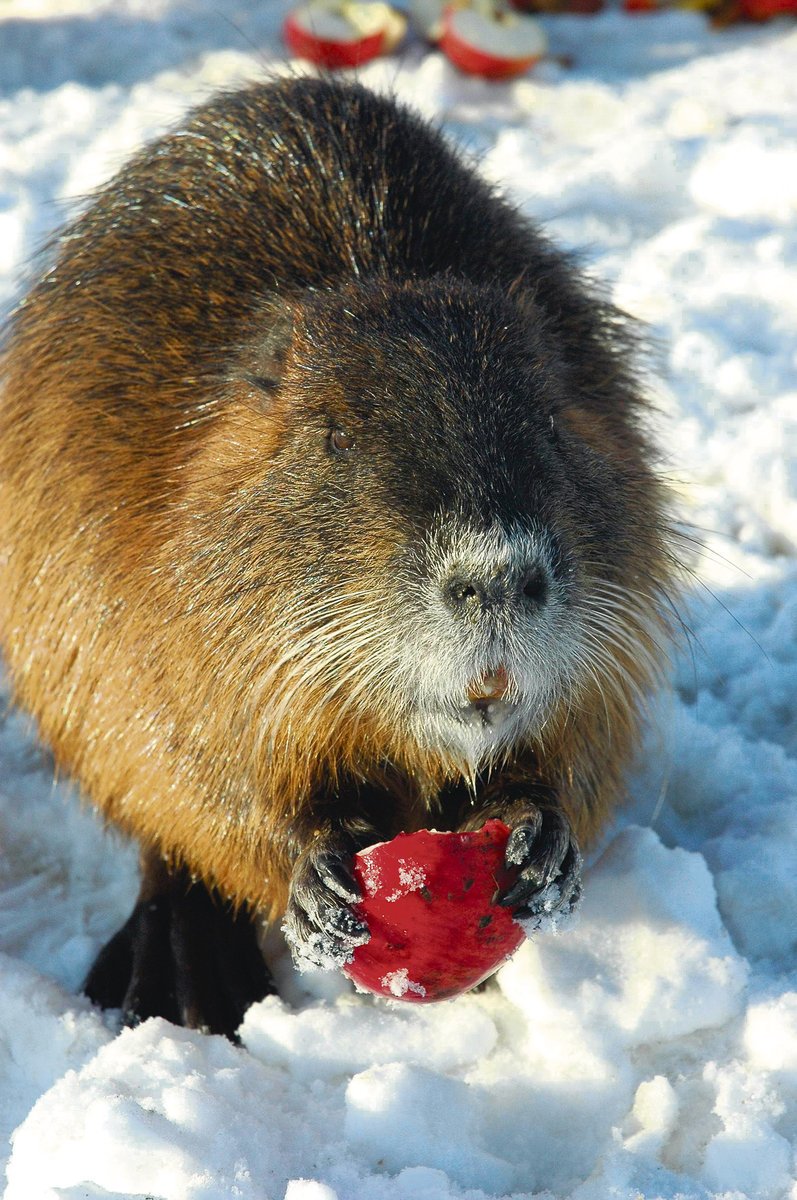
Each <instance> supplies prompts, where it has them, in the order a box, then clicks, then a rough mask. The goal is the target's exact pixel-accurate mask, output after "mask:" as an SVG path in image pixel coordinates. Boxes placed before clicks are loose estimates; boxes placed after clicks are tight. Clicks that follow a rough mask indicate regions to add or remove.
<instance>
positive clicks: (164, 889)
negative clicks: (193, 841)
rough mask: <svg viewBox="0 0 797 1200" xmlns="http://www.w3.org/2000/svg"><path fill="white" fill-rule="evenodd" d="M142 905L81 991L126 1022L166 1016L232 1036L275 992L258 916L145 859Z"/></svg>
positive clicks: (156, 860)
mask: <svg viewBox="0 0 797 1200" xmlns="http://www.w3.org/2000/svg"><path fill="white" fill-rule="evenodd" d="M141 867H142V881H141V890H140V892H139V896H138V901H137V902H136V906H135V908H134V909H133V912H132V913H131V915H130V917H129V918H128V920H127V921H126V922H125V924H124V925H123V926H122V928H121V929H120V930H119V931H118V933H116V934H115V935H114V936H113V937H112V938H111V940H110V941H109V942H108V944H107V945H106V946H104V947H103V949H102V950H101V951H100V953H99V954H98V956H97V959H96V961H95V963H94V965H93V967H92V968H91V970H90V971H89V974H88V977H87V979H86V981H85V983H84V985H83V991H84V992H85V993H86V995H87V996H88V997H89V999H90V1000H92V1001H93V1002H94V1003H95V1004H98V1005H100V1006H101V1007H102V1008H121V1010H122V1015H123V1018H124V1021H125V1024H127V1025H137V1024H138V1023H139V1022H140V1021H143V1020H145V1019H146V1018H147V1017H165V1018H166V1019H167V1020H169V1021H172V1022H174V1024H176V1025H187V1026H189V1027H190V1028H192V1029H202V1030H205V1031H206V1032H208V1033H223V1034H226V1036H227V1037H229V1038H234V1034H235V1030H236V1029H237V1028H238V1026H239V1025H240V1023H241V1020H242V1019H243V1015H244V1013H245V1012H246V1010H247V1008H248V1007H249V1005H250V1004H253V1003H254V1002H255V1001H256V1000H261V999H262V998H263V996H266V995H268V994H269V993H271V992H274V991H275V987H274V983H273V981H272V978H271V975H270V972H269V970H268V968H267V966H266V964H265V962H264V961H263V956H262V954H261V953H260V948H259V946H258V944H257V932H256V926H255V922H254V919H253V917H252V914H251V913H250V912H249V911H248V910H247V909H246V908H245V907H244V908H241V909H239V910H238V911H237V912H235V911H234V910H233V909H232V908H231V906H230V905H229V904H228V903H226V902H225V901H224V900H222V899H221V897H220V896H219V895H218V893H216V892H215V891H213V890H210V889H208V888H207V887H206V886H205V885H204V884H202V883H197V882H193V881H192V880H191V877H190V875H189V873H188V872H187V871H186V870H184V869H176V870H172V869H170V868H169V867H168V866H167V864H166V863H165V862H163V860H162V859H160V858H159V857H157V856H156V855H154V854H146V855H142V863H141Z"/></svg>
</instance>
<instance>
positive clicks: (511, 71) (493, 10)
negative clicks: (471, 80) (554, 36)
mask: <svg viewBox="0 0 797 1200" xmlns="http://www.w3.org/2000/svg"><path fill="white" fill-rule="evenodd" d="M440 48H441V49H442V51H443V53H444V54H445V55H446V56H447V57H448V58H449V59H450V61H451V62H452V63H453V64H454V66H455V67H458V68H459V70H460V71H463V72H464V73H465V74H467V75H481V76H482V77H483V78H485V79H494V80H501V79H515V78H516V77H517V76H518V75H522V74H524V72H525V71H527V70H528V69H529V67H531V66H533V65H534V63H536V62H538V61H539V60H540V59H541V58H542V57H543V56H544V54H545V52H546V50H547V48H548V43H547V39H546V37H545V32H544V30H543V28H542V26H541V25H540V23H539V21H536V20H535V19H534V17H529V16H526V15H525V14H524V13H517V12H514V11H512V10H510V9H508V8H505V7H504V6H503V5H497V4H496V5H492V4H480V5H479V6H478V7H477V8H462V7H458V6H457V5H456V4H454V5H450V6H449V7H448V8H446V10H445V11H444V13H443V33H442V37H441V38H440Z"/></svg>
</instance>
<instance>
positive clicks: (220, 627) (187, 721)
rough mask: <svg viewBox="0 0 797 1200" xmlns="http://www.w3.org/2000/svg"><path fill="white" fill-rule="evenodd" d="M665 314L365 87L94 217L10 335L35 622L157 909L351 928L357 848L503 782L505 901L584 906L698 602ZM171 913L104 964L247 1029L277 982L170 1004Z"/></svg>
mask: <svg viewBox="0 0 797 1200" xmlns="http://www.w3.org/2000/svg"><path fill="white" fill-rule="evenodd" d="M631 342H632V338H631V336H630V334H629V332H628V328H627V323H626V322H625V321H624V320H623V318H622V317H621V315H620V314H619V313H618V312H617V311H615V310H614V309H613V308H612V307H611V306H609V305H608V304H606V303H604V302H602V301H601V300H600V299H599V298H597V297H596V295H595V294H594V291H593V289H591V288H590V287H589V286H587V284H586V283H585V282H584V280H583V279H582V278H581V277H580V276H579V275H578V273H577V271H576V270H575V269H574V267H573V265H572V263H571V262H570V261H569V260H568V259H567V258H566V257H565V256H564V255H563V254H561V253H560V252H558V251H557V250H555V249H554V248H553V247H552V246H551V245H550V244H549V243H548V242H547V241H546V240H545V239H544V237H543V236H542V235H541V234H540V233H539V232H538V231H537V230H536V229H535V228H534V227H533V226H532V225H531V224H530V223H529V222H528V221H527V220H525V219H524V218H523V217H522V216H521V215H519V214H518V213H517V212H516V211H515V210H514V209H513V207H512V206H511V205H510V204H509V203H507V202H506V201H505V200H504V199H502V198H500V197H498V196H497V195H495V194H494V192H493V191H492V190H491V189H490V188H489V187H488V186H487V185H486V184H485V183H484V182H483V181H482V180H481V179H480V178H479V177H478V176H477V175H476V174H475V173H474V172H473V171H472V169H470V168H469V167H468V166H467V165H466V164H465V163H464V162H463V161H462V160H461V158H460V157H459V156H458V155H457V154H456V153H455V152H454V151H453V150H452V149H451V148H450V147H449V146H448V145H447V144H446V143H445V142H444V141H443V139H442V138H441V137H440V135H439V134H438V133H437V132H436V131H434V130H432V129H431V128H429V126H428V125H426V124H425V123H423V122H422V121H421V120H420V119H418V118H416V117H415V116H413V115H412V114H410V113H409V112H407V111H406V110H405V109H403V108H401V107H399V106H397V105H396V104H395V103H393V102H392V101H391V100H390V99H387V98H384V97H378V96H375V95H373V94H371V93H370V92H368V91H367V90H365V89H364V88H362V87H360V86H353V85H341V84H334V83H331V82H327V81H320V80H310V79H294V80H289V81H282V82H275V83H267V84H262V85H258V86H256V87H252V88H249V89H247V90H244V91H240V92H236V93H229V94H222V95H220V96H219V97H217V98H216V99H214V100H213V101H212V102H210V103H208V104H206V105H205V106H204V107H202V108H199V109H198V110H196V111H195V112H193V113H191V114H189V115H188V117H187V118H186V119H185V120H184V121H183V122H182V124H181V125H180V126H179V127H178V128H177V129H176V130H175V131H173V132H172V133H170V134H168V135H167V136H165V137H163V138H161V139H160V140H159V141H157V142H155V143H154V144H153V145H152V146H150V147H149V148H147V149H145V150H144V151H142V152H141V153H139V154H138V156H137V157H135V158H134V159H133V160H132V162H130V163H129V165H128V166H126V167H125V168H124V169H123V170H122V171H121V172H120V174H119V175H118V176H117V177H116V178H115V179H113V180H112V181H111V183H109V184H108V185H107V186H106V187H105V188H104V189H103V190H102V191H101V192H100V193H99V195H98V196H97V197H96V198H95V200H94V202H93V203H92V205H91V206H90V207H89V208H88V210H87V211H86V213H85V214H84V215H83V216H80V217H79V218H78V219H77V220H76V221H75V222H74V223H73V224H72V225H71V226H70V227H69V228H67V229H66V231H65V232H64V233H63V234H62V235H61V236H60V238H59V239H58V244H57V254H56V255H55V256H54V264H53V265H52V266H51V268H50V269H49V270H47V271H46V272H45V273H44V274H43V275H42V277H41V279H40V280H39V281H38V282H37V283H36V285H35V286H34V287H33V288H32V290H31V291H30V294H29V295H28V296H27V298H26V299H25V300H24V301H23V302H22V304H21V305H20V306H19V308H18V309H17V311H16V313H15V314H14V315H13V317H12V320H11V324H10V329H9V333H8V337H7V343H6V347H5V351H4V357H3V360H2V376H3V400H2V409H1V410H0V637H2V645H3V648H4V650H5V654H6V657H7V660H8V663H9V666H10V671H11V676H12V680H13V685H14V689H15V695H16V698H17V700H18V702H19V703H20V704H21V705H23V706H24V707H25V708H26V709H28V710H29V711H30V712H31V713H32V714H33V715H34V716H35V718H36V720H37V722H38V726H39V729H40V731H41V735H42V737H43V738H44V739H45V740H46V741H47V742H48V743H49V744H50V745H51V746H52V748H53V751H54V753H55V756H56V759H57V762H58V763H59V765H60V766H62V767H63V768H64V769H66V770H67V771H68V772H69V773H70V774H72V775H73V776H74V777H75V778H76V779H77V780H78V781H79V783H80V785H81V787H82V789H83V790H84V792H85V793H86V795H87V796H89V797H90V798H91V800H92V801H93V802H94V803H95V804H96V805H97V807H98V808H99V809H100V810H101V811H102V812H103V813H104V814H105V816H106V817H107V818H108V820H110V821H111V822H113V823H114V824H115V825H117V826H118V827H120V828H121V829H122V830H124V831H125V832H126V833H128V834H130V835H131V836H133V837H135V838H136V839H138V841H139V842H140V844H141V846H142V848H143V850H144V863H145V881H144V885H143V889H142V904H144V902H146V906H148V908H147V911H154V907H155V906H154V905H153V903H152V900H153V897H156V898H160V897H163V896H166V895H170V896H171V900H170V903H171V905H172V909H176V908H179V905H180V904H181V903H182V900H180V899H179V897H182V898H183V899H184V898H185V896H186V894H187V893H188V892H189V891H191V885H192V884H193V897H194V900H195V901H196V905H197V906H198V907H197V911H196V913H194V911H193V909H192V913H193V915H191V914H189V915H188V916H187V917H186V915H185V913H184V912H183V915H182V916H181V917H180V920H182V921H183V923H184V924H186V923H187V925H188V926H191V924H192V922H193V929H194V933H196V926H197V923H199V925H200V926H201V929H200V933H199V934H197V936H196V938H195V941H196V940H198V941H201V931H202V929H204V928H206V925H207V922H208V920H209V917H208V913H209V912H211V911H218V912H221V913H222V917H220V920H221V921H222V925H223V924H224V920H226V919H227V918H229V921H230V922H236V921H240V919H241V916H242V913H243V914H244V916H245V917H246V920H248V914H249V913H250V912H264V913H266V914H268V915H269V916H270V917H272V918H278V917H281V916H282V915H283V914H286V912H287V930H288V933H289V936H290V938H291V940H292V941H293V943H294V944H295V946H296V947H297V948H298V949H300V950H304V951H305V952H306V953H308V954H309V955H310V956H311V957H323V951H324V948H325V947H326V949H329V947H330V946H332V949H333V951H334V949H335V946H336V945H337V949H338V950H339V951H340V950H341V948H342V951H343V952H344V953H343V956H344V957H345V952H346V951H347V949H350V946H351V945H352V944H354V943H356V942H357V940H362V938H363V937H364V936H365V935H364V933H363V930H362V928H361V926H359V924H358V922H357V921H356V920H355V919H354V917H353V916H352V914H351V912H350V908H349V905H350V904H351V903H352V902H353V901H354V900H355V899H356V889H355V887H354V885H353V883H352V881H351V877H350V875H349V872H348V863H349V860H350V857H351V854H352V853H353V851H354V850H355V849H356V848H357V847H358V846H360V845H363V844H366V843H368V842H371V841H376V840H381V839H384V838H388V837H390V836H392V835H393V834H395V833H396V832H398V831H399V830H401V829H405V830H408V829H415V828H419V827H422V826H425V825H436V826H437V827H439V828H444V827H445V828H459V827H465V826H477V825H480V824H481V823H482V822H483V821H484V820H485V819H486V817H487V816H489V815H503V816H504V817H505V819H507V821H508V822H509V823H510V825H512V826H513V828H514V833H513V835H512V839H511V841H510V847H511V856H512V858H513V861H514V862H515V864H516V866H517V867H518V868H519V870H520V875H521V881H520V883H519V884H518V886H517V887H516V888H515V889H513V891H512V895H511V897H510V896H509V895H508V894H507V896H504V897H503V899H504V901H506V902H512V903H513V904H517V905H519V906H520V907H521V909H524V908H525V910H526V911H527V912H532V913H533V912H534V911H535V903H538V902H539V897H540V894H541V892H542V891H544V890H545V889H546V888H549V885H551V884H552V883H553V884H555V885H556V886H557V887H558V889H559V891H558V893H557V895H558V897H559V900H558V902H559V903H560V905H561V906H563V907H567V906H572V904H573V903H575V898H576V896H577V894H578V852H577V849H576V842H581V843H585V844H588V843H589V842H590V840H591V839H592V838H593V837H594V835H595V834H596V832H597V831H598V830H600V829H601V827H602V826H603V825H604V823H605V822H606V820H607V818H608V817H609V816H610V815H611V814H612V812H613V811H614V809H615V807H616V805H617V803H618V801H619V800H620V798H621V796H622V779H623V774H624V772H625V770H626V768H627V765H628V762H629V759H630V757H631V755H632V752H633V750H634V748H635V746H636V744H637V743H638V740H639V730H640V720H641V718H640V703H641V699H642V697H643V696H644V694H645V692H646V690H647V689H648V688H649V685H650V683H651V680H652V679H653V677H654V675H655V673H656V670H657V666H658V664H660V662H661V659H662V644H663V643H664V642H665V640H666V633H667V621H666V619H665V617H664V615H663V614H664V612H665V607H666V601H665V595H666V589H667V586H668V584H669V580H670V574H671V566H670V557H669V554H668V550H667V537H666V522H665V516H664V499H663V493H662V490H661V488H660V485H659V483H658V482H657V481H656V479H655V477H654V474H653V472H652V468H651V451H650V447H649V445H648V442H647V439H646V436H645V433H644V429H643V423H644V401H643V399H642V397H641V395H640V388H639V386H638V384H637V381H636V379H635V376H634V373H633V370H632V369H631V366H630V345H631ZM196 889H199V892H197V890H196ZM199 893H201V896H200V899H198V900H197V896H198V895H199ZM220 897H221V898H224V899H225V900H226V901H230V902H231V903H232V904H233V905H234V912H233V910H232V909H231V910H230V911H229V912H228V911H227V910H226V909H224V906H223V905H222V904H220V901H219V898H220ZM547 903H548V907H550V888H549V893H548V902H547ZM208 904H209V905H210V908H208ZM203 906H204V907H203ZM214 906H215V908H214ZM139 908H140V906H139ZM172 909H170V910H169V911H170V912H172ZM137 911H138V910H137ZM181 911H182V910H181ZM197 914H198V915H197ZM134 916H135V914H134ZM142 919H143V918H141V913H140V912H139V917H138V918H137V919H136V920H137V923H136V922H134V926H131V927H130V928H128V927H127V926H126V927H125V930H123V931H122V934H120V935H117V939H115V940H114V941H113V942H112V943H110V944H109V947H108V948H107V949H106V952H105V957H104V958H103V955H101V956H100V959H99V960H98V964H97V967H96V968H95V971H94V973H93V975H92V976H91V977H90V980H89V983H88V985H87V986H88V991H89V994H91V995H92V996H94V997H95V998H97V999H99V1000H100V1001H101V1002H103V1003H109V1004H113V1003H118V1004H121V1005H123V1006H124V1008H125V1010H126V1012H127V1015H128V1018H129V1019H135V1018H136V1017H140V1016H143V1015H147V1014H148V1013H149V1012H152V1011H161V1012H164V1013H165V1014H166V1015H171V1016H172V1017H173V1019H178V1020H184V1021H186V1022H188V1023H192V1024H197V1025H204V1026H207V1027H210V1028H223V1029H225V1030H226V1031H227V1032H231V1030H232V1029H234V1027H235V1024H236V1022H237V1020H238V1019H239V1018H240V1014H241V1011H243V1008H245V1005H246V1002H248V999H251V998H252V997H253V996H254V995H257V994H262V992H263V991H264V990H266V988H267V986H268V984H267V982H265V978H260V979H259V980H256V981H255V982H254V983H251V986H249V987H248V991H247V987H246V986H244V987H243V988H242V995H243V999H242V1000H240V1002H238V1003H237V1004H235V1003H233V1004H232V1007H231V1009H230V1010H229V1011H226V1010H225V1013H222V1014H221V1015H218V1014H215V1013H213V1012H211V1014H210V1015H208V1010H212V1009H213V1003H212V998H211V999H208V995H209V994H210V993H212V992H213V990H214V988H217V987H220V986H222V983H220V982H219V979H218V978H215V977H214V978H211V979H210V980H209V982H208V983H207V986H206V988H205V992H206V993H207V994H206V995H204V999H203V996H199V998H198V999H197V998H196V997H194V999H193V1000H192V1001H190V1002H189V1000H186V998H185V997H186V994H187V993H186V991H185V989H186V987H188V990H189V992H190V990H191V989H190V987H189V985H188V984H186V983H185V981H184V980H183V981H182V982H181V980H180V979H177V981H175V978H174V974H173V972H174V970H178V973H179V971H180V970H182V966H180V965H179V964H178V968H170V969H171V970H172V975H170V976H169V978H170V982H169V984H168V988H167V989H166V990H167V991H168V992H169V997H168V998H166V999H164V998H163V997H160V998H157V997H155V998H153V996H152V995H151V994H150V992H151V991H152V989H150V991H148V990H147V988H148V986H149V985H148V984H147V982H146V979H147V968H146V966H145V965H142V962H143V960H144V959H146V955H147V953H148V952H150V951H151V946H152V944H153V942H154V941H156V940H157V937H156V934H155V933H154V932H153V931H152V930H151V929H150V928H149V927H147V928H146V929H144V930H143V932H142V929H143V927H142V924H141V921H142ZM166 920H167V923H168V921H169V920H171V921H172V923H174V922H175V921H177V918H176V917H174V914H173V912H172V915H171V916H170V917H167V918H166ZM131 921H133V918H131ZM178 923H179V922H178ZM236 928H237V926H236ZM191 936H192V935H191V933H190V931H189V933H188V934H186V938H187V940H188V941H190V940H191ZM120 937H121V941H120V940H119V938H120ZM336 939H337V943H336ZM220 940H221V941H222V942H224V934H223V932H222V934H221V935H220ZM167 941H168V938H167ZM148 948H149V949H148ZM163 954H164V955H166V957H168V951H166V950H164V951H163ZM177 957H178V958H179V957H180V956H179V955H177ZM196 957H197V955H195V958H196ZM198 957H199V958H201V953H200V954H199V955H198ZM333 957H334V953H333ZM181 962H182V960H181ZM196 969H197V971H198V972H199V973H200V974H201V970H200V968H199V967H197V968H196ZM230 969H232V968H230ZM208 970H209V974H210V975H212V974H213V971H211V970H210V969H208ZM226 970H227V968H226V967H224V966H223V965H222V966H220V967H219V968H218V971H217V975H218V976H219V977H220V976H223V975H224V973H225V971H226ZM149 973H150V975H151V974H152V971H151V970H150V972H149ZM189 974H190V972H189ZM131 979H132V982H131ZM222 982H223V980H222ZM191 986H193V985H191ZM153 987H154V985H153ZM200 990H201V989H200ZM145 993H146V995H145ZM175 994H177V1000H176V1001H175V998H174V997H175ZM191 995H192V996H193V993H191Z"/></svg>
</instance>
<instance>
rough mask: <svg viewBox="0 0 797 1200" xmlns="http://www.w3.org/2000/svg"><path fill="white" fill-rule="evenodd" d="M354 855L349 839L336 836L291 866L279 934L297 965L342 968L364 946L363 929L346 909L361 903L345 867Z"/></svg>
mask: <svg viewBox="0 0 797 1200" xmlns="http://www.w3.org/2000/svg"><path fill="white" fill-rule="evenodd" d="M353 856H354V847H353V846H352V845H351V844H350V843H349V842H348V839H345V838H344V836H343V835H337V837H336V839H335V841H334V842H332V843H330V842H329V841H327V842H324V841H321V840H320V839H319V841H318V842H316V843H314V844H313V845H312V846H311V847H310V848H309V850H306V851H305V853H304V854H303V855H302V856H301V857H300V858H299V859H298V861H297V863H296V866H295V867H294V872H293V879H292V881H291V889H290V895H289V898H288V908H287V911H286V913H285V922H284V925H283V929H284V931H285V936H286V939H287V941H288V944H289V946H290V948H291V952H292V954H293V956H294V958H295V959H296V961H297V962H298V963H299V965H301V963H302V961H303V960H304V961H309V962H311V963H314V964H315V965H316V966H320V967H331V966H342V965H343V964H344V963H346V962H350V961H351V958H352V954H353V952H354V949H355V947H356V946H360V945H362V944H363V943H364V942H367V941H368V938H369V936H370V934H369V932H368V928H367V926H366V925H365V924H364V923H363V922H362V921H361V920H360V919H359V917H357V916H356V914H355V913H354V912H353V911H352V909H351V908H350V907H349V905H351V904H356V903H357V901H358V900H361V899H362V893H361V891H360V889H359V887H358V885H357V883H356V882H355V880H354V877H353V876H352V874H351V871H350V868H349V865H348V864H349V863H350V862H351V860H352V858H353ZM341 900H344V901H345V902H346V903H345V904H341Z"/></svg>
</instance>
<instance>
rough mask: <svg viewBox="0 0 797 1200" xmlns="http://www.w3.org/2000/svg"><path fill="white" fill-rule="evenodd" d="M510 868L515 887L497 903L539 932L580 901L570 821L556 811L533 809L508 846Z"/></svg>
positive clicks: (577, 860) (520, 822) (577, 859)
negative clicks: (548, 920) (541, 927)
mask: <svg viewBox="0 0 797 1200" xmlns="http://www.w3.org/2000/svg"><path fill="white" fill-rule="evenodd" d="M505 857H506V866H507V868H508V869H509V870H510V871H512V873H513V875H514V877H515V878H514V882H513V883H512V884H511V885H510V886H509V887H508V888H507V889H506V890H505V891H504V892H503V893H501V894H499V895H498V897H497V898H496V899H497V903H498V904H501V905H503V906H504V907H506V908H513V909H514V910H515V911H514V914H513V915H514V916H515V917H516V918H517V920H518V921H521V922H524V923H526V922H529V923H530V925H531V927H532V928H537V929H538V928H539V927H540V926H541V925H542V924H543V922H544V921H545V920H546V919H549V918H552V919H554V920H555V919H556V918H561V917H567V916H569V915H570V914H571V913H572V912H574V911H575V909H576V908H577V906H578V904H579V901H580V900H581V865H582V859H581V853H580V851H579V848H578V844H577V842H576V839H575V836H574V834H573V831H572V829H571V828H570V822H569V821H568V820H567V817H565V815H564V813H562V812H561V811H560V810H559V809H557V808H546V809H540V808H537V806H536V805H534V804H530V805H529V807H528V809H527V810H526V812H525V813H523V815H522V816H521V817H520V818H519V819H518V821H517V822H516V823H515V824H514V828H513V829H512V832H511V834H510V835H509V840H508V842H507V844H506V856H505Z"/></svg>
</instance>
